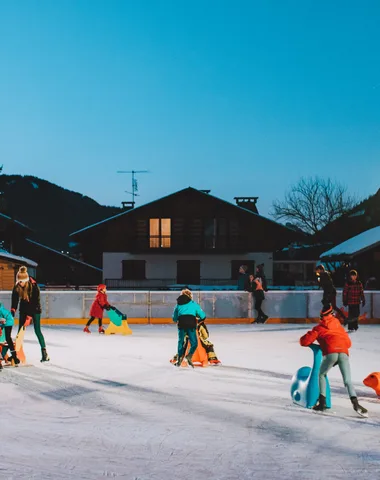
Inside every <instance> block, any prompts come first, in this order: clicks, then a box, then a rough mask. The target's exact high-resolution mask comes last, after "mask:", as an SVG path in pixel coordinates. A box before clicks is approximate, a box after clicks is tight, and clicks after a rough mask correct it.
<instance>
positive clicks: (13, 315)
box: [11, 308, 16, 318]
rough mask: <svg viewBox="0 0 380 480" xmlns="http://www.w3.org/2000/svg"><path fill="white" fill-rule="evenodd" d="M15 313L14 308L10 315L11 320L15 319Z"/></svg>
mask: <svg viewBox="0 0 380 480" xmlns="http://www.w3.org/2000/svg"><path fill="white" fill-rule="evenodd" d="M15 313H16V310H15V309H14V308H12V310H11V315H12V317H13V318H15Z"/></svg>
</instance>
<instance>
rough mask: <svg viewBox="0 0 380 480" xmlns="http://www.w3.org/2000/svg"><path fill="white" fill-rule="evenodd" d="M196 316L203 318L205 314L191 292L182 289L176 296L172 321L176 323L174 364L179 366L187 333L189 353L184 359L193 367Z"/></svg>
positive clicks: (196, 341) (195, 343)
mask: <svg viewBox="0 0 380 480" xmlns="http://www.w3.org/2000/svg"><path fill="white" fill-rule="evenodd" d="M198 318H199V319H200V320H205V318H206V314H205V312H204V311H203V310H202V309H201V307H200V306H199V305H198V303H197V302H194V300H193V294H192V293H191V291H190V290H189V289H187V288H185V289H184V290H182V292H181V295H180V296H179V297H178V298H177V305H176V307H175V309H174V312H173V322H175V323H177V325H178V360H177V363H176V364H175V365H176V366H177V367H180V366H181V364H182V361H183V357H184V356H185V353H186V352H185V349H184V340H185V336H186V335H187V336H188V338H189V341H190V350H189V354H188V355H187V356H186V360H187V362H188V364H189V365H191V366H192V367H193V362H192V357H193V355H194V352H195V350H196V349H197V346H198V339H197V323H198Z"/></svg>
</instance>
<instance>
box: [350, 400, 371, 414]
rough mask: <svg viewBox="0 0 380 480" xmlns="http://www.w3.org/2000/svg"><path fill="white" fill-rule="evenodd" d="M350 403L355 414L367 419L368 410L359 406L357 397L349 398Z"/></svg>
mask: <svg viewBox="0 0 380 480" xmlns="http://www.w3.org/2000/svg"><path fill="white" fill-rule="evenodd" d="M351 403H352V406H353V407H354V410H355V412H356V413H357V414H358V415H360V416H361V417H364V418H368V410H367V409H366V408H364V407H362V406H361V405H359V402H358V399H357V397H351Z"/></svg>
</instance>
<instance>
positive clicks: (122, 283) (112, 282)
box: [106, 278, 237, 289]
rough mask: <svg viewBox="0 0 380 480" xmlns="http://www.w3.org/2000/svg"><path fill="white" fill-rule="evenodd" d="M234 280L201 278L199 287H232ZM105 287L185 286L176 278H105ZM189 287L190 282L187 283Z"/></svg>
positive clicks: (147, 287)
mask: <svg viewBox="0 0 380 480" xmlns="http://www.w3.org/2000/svg"><path fill="white" fill-rule="evenodd" d="M236 282H237V281H236V280H231V279H230V278H202V279H201V281H200V284H199V285H202V286H205V285H209V286H234V285H236ZM106 285H107V287H108V288H114V289H130V288H133V289H143V288H145V289H149V288H152V289H165V288H169V287H170V288H172V287H173V286H175V285H185V284H184V283H181V284H178V283H177V279H176V278H158V279H149V280H122V279H118V278H107V279H106ZM189 285H191V282H189Z"/></svg>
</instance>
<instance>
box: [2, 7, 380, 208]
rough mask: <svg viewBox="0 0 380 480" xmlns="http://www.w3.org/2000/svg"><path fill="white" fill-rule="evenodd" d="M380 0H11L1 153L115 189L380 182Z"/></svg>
mask: <svg viewBox="0 0 380 480" xmlns="http://www.w3.org/2000/svg"><path fill="white" fill-rule="evenodd" d="M379 18H380V2H379V1H378V0H364V1H362V2H358V1H352V0H351V1H350V0H349V1H343V0H341V1H339V0H336V1H331V0H330V1H326V0H321V1H318V2H316V1H314V0H297V1H295V0H286V1H284V0H276V1H274V0H262V1H255V0H250V1H243V0H235V1H223V0H183V1H182V0H134V1H133V0H124V1H119V0H112V1H110V0H102V1H99V0H54V1H53V0H2V1H1V3H0V58H1V67H0V72H1V74H0V162H1V163H4V165H5V169H4V170H5V173H18V174H32V175H36V176H39V177H42V178H45V179H47V180H49V181H52V182H55V183H57V184H59V185H62V186H64V187H66V188H70V189H72V190H76V191H79V192H81V193H84V194H86V195H89V196H91V197H93V198H94V199H95V200H97V201H99V202H100V203H103V204H108V205H119V204H120V202H121V201H122V200H129V199H130V198H129V195H127V194H125V193H124V191H125V190H130V177H129V176H122V175H117V174H116V171H117V170H120V169H123V170H131V169H139V170H141V169H143V170H144V169H148V170H150V171H151V173H150V174H147V175H142V176H140V178H139V190H140V194H141V196H140V197H139V199H138V203H140V204H141V203H145V202H147V201H151V200H153V199H155V198H157V197H161V196H163V195H166V194H168V193H170V192H173V191H175V190H178V189H181V188H183V187H187V186H189V185H191V186H194V187H196V188H201V189H211V190H212V193H214V194H215V195H217V196H220V197H222V198H224V199H226V200H232V199H233V197H234V196H244V195H246V196H249V195H252V196H259V197H260V200H259V204H258V206H259V210H260V212H262V213H263V214H267V213H268V210H269V209H270V205H271V202H272V200H273V199H274V198H281V197H282V196H283V195H284V192H285V190H286V189H287V188H288V187H289V185H290V184H291V183H293V182H295V181H296V180H297V179H298V178H299V177H300V176H302V175H305V176H308V175H315V174H320V175H322V176H330V177H332V178H336V179H338V180H340V181H341V182H343V183H345V184H347V185H348V186H349V188H350V190H351V191H352V192H353V193H356V194H358V195H360V196H364V197H365V196H368V195H370V194H372V193H374V192H375V191H376V190H377V189H378V188H379V187H380V181H379V179H380V62H379V58H380V29H379Z"/></svg>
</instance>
